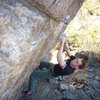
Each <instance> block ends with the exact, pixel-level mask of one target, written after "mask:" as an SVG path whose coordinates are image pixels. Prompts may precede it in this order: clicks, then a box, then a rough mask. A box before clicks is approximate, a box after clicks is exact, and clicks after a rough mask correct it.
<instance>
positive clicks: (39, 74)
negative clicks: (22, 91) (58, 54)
mask: <svg viewBox="0 0 100 100" xmlns="http://www.w3.org/2000/svg"><path fill="white" fill-rule="evenodd" d="M51 67H52V66H50V67H49V69H48V70H35V71H33V72H32V74H31V76H30V81H29V87H28V90H29V91H34V87H35V82H36V80H38V79H44V78H54V76H52V74H51Z"/></svg>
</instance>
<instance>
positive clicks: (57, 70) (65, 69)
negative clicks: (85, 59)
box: [53, 56, 76, 77]
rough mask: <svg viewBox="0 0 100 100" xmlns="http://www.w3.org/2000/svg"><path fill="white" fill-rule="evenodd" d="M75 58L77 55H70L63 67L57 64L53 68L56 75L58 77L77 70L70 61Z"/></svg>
mask: <svg viewBox="0 0 100 100" xmlns="http://www.w3.org/2000/svg"><path fill="white" fill-rule="evenodd" d="M75 58H76V57H75V56H70V59H68V60H65V66H64V67H63V68H62V67H61V66H60V65H59V64H56V65H55V66H54V70H53V73H54V75H55V76H56V77H57V76H60V75H63V76H64V75H70V74H72V73H73V72H74V71H75V68H72V67H71V66H70V62H71V60H73V59H75Z"/></svg>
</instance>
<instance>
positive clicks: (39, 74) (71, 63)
mask: <svg viewBox="0 0 100 100" xmlns="http://www.w3.org/2000/svg"><path fill="white" fill-rule="evenodd" d="M64 49H66V51H67V53H68V56H69V59H67V60H64V59H63V50H64ZM57 61H58V64H52V63H49V62H41V63H40V65H39V68H40V69H41V68H42V67H45V68H48V69H47V70H37V69H36V70H34V71H33V72H32V74H31V76H30V81H29V87H28V91H24V95H29V94H32V92H33V91H34V87H35V82H36V80H38V79H41V78H42V79H44V78H49V79H51V78H55V77H58V76H65V75H70V74H72V73H73V72H78V71H79V69H83V68H84V67H85V65H86V62H85V60H83V59H82V58H76V57H75V56H73V55H71V53H70V49H69V47H68V44H67V42H66V36H65V35H62V37H61V44H60V48H59V50H58V53H57Z"/></svg>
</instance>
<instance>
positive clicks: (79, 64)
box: [70, 58, 86, 69]
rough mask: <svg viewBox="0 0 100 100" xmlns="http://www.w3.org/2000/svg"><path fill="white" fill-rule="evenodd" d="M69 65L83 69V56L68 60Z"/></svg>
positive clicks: (84, 63)
mask: <svg viewBox="0 0 100 100" xmlns="http://www.w3.org/2000/svg"><path fill="white" fill-rule="evenodd" d="M70 65H71V66H73V67H74V68H78V69H83V68H84V67H85V66H86V62H85V60H84V59H83V58H76V59H73V60H72V61H71V62H70Z"/></svg>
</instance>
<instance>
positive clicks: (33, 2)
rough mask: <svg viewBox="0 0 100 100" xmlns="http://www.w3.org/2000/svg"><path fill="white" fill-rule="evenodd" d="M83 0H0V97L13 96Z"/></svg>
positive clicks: (4, 99)
mask: <svg viewBox="0 0 100 100" xmlns="http://www.w3.org/2000/svg"><path fill="white" fill-rule="evenodd" d="M82 1H83V0H25V1H24V0H0V100H15V98H16V95H17V93H18V91H20V90H21V86H22V84H23V83H24V81H25V80H26V79H27V78H28V77H29V75H30V74H31V72H32V70H34V69H35V68H36V66H37V65H38V64H39V62H40V61H41V59H42V58H44V56H45V55H46V54H47V53H48V52H49V50H51V49H52V48H53V47H54V46H55V45H56V44H57V39H58V38H59V35H60V33H62V32H63V31H64V29H65V28H66V26H67V24H68V23H69V22H70V21H71V20H72V18H73V17H74V16H75V14H76V13H77V11H78V9H79V8H80V6H81V4H82Z"/></svg>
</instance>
